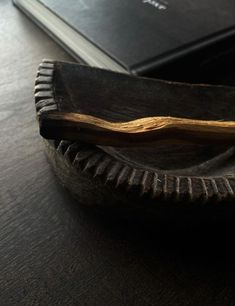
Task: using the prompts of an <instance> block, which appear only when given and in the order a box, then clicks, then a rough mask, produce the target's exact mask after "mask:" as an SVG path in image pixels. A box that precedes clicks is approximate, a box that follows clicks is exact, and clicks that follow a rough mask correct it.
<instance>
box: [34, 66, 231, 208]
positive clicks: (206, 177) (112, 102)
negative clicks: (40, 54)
mask: <svg viewBox="0 0 235 306" xmlns="http://www.w3.org/2000/svg"><path fill="white" fill-rule="evenodd" d="M35 101H36V109H37V114H38V115H39V116H38V117H39V124H40V128H41V134H42V135H43V134H45V133H44V130H43V129H44V126H43V125H42V120H40V118H44V117H43V116H44V115H45V114H49V113H50V114H51V113H58V112H67V113H69V112H70V111H71V107H72V108H73V111H74V110H76V111H77V112H79V113H80V114H86V115H91V116H96V117H99V118H102V119H105V120H109V121H113V122H122V121H129V120H134V119H137V118H142V117H152V116H174V117H183V118H189V119H190V118H193V119H203V120H216V121H220V120H226V121H233V120H234V119H235V103H234V101H235V89H234V88H232V87H225V86H209V85H188V84H180V83H170V82H165V81H160V80H153V79H147V78H137V77H133V76H129V75H124V74H117V73H113V72H110V71H105V70H101V69H95V68H91V67H87V66H82V65H78V64H73V63H65V62H56V61H50V60H45V61H43V63H42V64H41V65H40V67H39V70H38V75H37V79H36V86H35ZM46 129H47V132H48V134H47V135H46V136H47V138H54V140H45V144H46V148H47V154H48V157H49V159H50V161H51V163H52V165H53V168H54V170H55V172H56V174H57V175H58V177H59V179H60V181H61V182H62V184H63V185H64V186H65V187H66V188H68V189H69V190H70V191H71V192H72V193H73V194H74V195H75V196H76V197H77V199H78V200H79V202H81V203H85V204H89V205H102V206H105V205H107V206H121V207H125V209H128V208H129V209H133V210H134V209H135V208H136V207H139V208H140V207H141V209H150V211H154V209H155V208H156V207H158V206H159V207H160V206H161V207H167V206H166V204H167V203H168V205H174V207H177V203H178V204H180V205H182V204H184V205H187V207H190V206H193V205H196V206H197V207H199V206H200V207H202V206H203V207H205V204H208V205H210V207H213V206H214V204H215V203H217V205H218V203H219V204H220V203H222V201H223V202H231V200H234V197H235V158H234V147H233V146H231V145H229V144H224V145H223V144H221V143H220V144H219V145H216V144H211V143H208V144H177V143H175V144H168V143H166V144H164V143H163V144H158V145H157V146H153V147H147V146H144V147H137V148H136V147H134V148H133V147H130V148H128V147H113V146H101V145H95V144H88V143H85V142H84V141H80V140H78V141H68V140H60V135H63V131H62V130H60V126H57V130H56V129H54V130H53V127H51V129H50V126H47V127H46ZM50 131H51V137H50ZM57 131H58V137H56V135H57V134H56V133H57ZM44 136H45V135H44ZM164 203H165V204H164ZM190 203H191V204H190ZM189 204H190V205H189Z"/></svg>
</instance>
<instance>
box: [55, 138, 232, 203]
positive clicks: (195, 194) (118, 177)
mask: <svg viewBox="0 0 235 306" xmlns="http://www.w3.org/2000/svg"><path fill="white" fill-rule="evenodd" d="M54 146H55V147H56V150H57V152H58V153H59V154H62V155H63V156H64V157H65V158H66V160H67V161H68V162H69V163H70V164H71V165H72V166H73V167H74V168H75V169H77V170H78V171H81V172H84V173H85V172H86V173H89V174H90V175H91V176H93V177H94V178H96V177H100V178H101V179H102V181H103V182H104V184H110V185H112V186H113V187H114V188H116V189H119V188H122V190H123V191H124V192H134V193H135V195H137V196H139V197H147V198H149V199H151V200H152V201H154V200H162V201H172V202H183V201H186V202H191V203H193V202H200V203H202V205H204V204H206V203H207V202H213V203H214V202H215V203H218V202H221V201H222V200H224V199H226V201H228V200H232V199H234V197H235V177H233V176H231V177H226V176H225V177H187V176H186V177H184V176H174V175H168V174H159V173H157V172H154V171H148V170H142V169H136V168H132V167H130V166H129V165H127V164H125V163H123V162H121V161H118V160H116V159H115V158H114V157H112V156H110V155H108V154H107V153H106V152H104V151H102V150H101V149H99V148H97V147H96V148H95V147H94V146H92V145H86V144H84V143H78V142H71V141H64V140H62V141H61V142H60V143H59V145H58V144H55V145H54Z"/></svg>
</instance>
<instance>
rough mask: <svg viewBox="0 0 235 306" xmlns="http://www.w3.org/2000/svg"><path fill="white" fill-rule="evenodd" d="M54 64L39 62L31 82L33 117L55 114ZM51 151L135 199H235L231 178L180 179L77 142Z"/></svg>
mask: <svg viewBox="0 0 235 306" xmlns="http://www.w3.org/2000/svg"><path fill="white" fill-rule="evenodd" d="M54 67H55V62H54V61H53V60H43V62H42V63H41V64H40V65H39V68H38V73H37V78H36V81H35V106H36V111H37V115H38V114H40V113H43V112H48V111H56V110H58V105H57V103H56V99H55V97H54V89H53V75H54ZM52 143H53V146H54V148H55V149H56V151H57V152H58V153H59V154H62V155H63V156H64V157H65V159H66V160H67V161H68V162H69V163H70V164H71V166H73V167H74V168H75V169H77V170H79V171H82V172H87V173H89V174H90V175H92V176H93V177H94V178H95V177H100V178H101V179H102V181H103V182H104V184H111V185H112V186H113V187H114V188H117V189H118V188H124V190H125V192H131V191H132V192H134V193H135V194H136V195H137V196H140V197H148V198H149V199H151V200H153V201H154V200H156V199H159V200H163V201H173V202H182V201H187V202H198V201H200V203H203V204H205V203H207V202H211V201H214V202H220V201H222V200H223V199H226V200H232V199H234V198H235V176H222V177H183V176H174V175H168V174H165V175H164V174H159V173H157V172H153V171H148V170H144V169H136V168H132V167H130V166H128V165H127V164H125V163H124V162H121V161H118V160H116V159H115V158H114V157H112V156H110V155H108V154H107V153H106V152H104V151H102V150H101V149H100V148H98V147H95V146H93V145H87V144H84V143H79V142H71V141H64V140H61V141H59V140H54V141H52Z"/></svg>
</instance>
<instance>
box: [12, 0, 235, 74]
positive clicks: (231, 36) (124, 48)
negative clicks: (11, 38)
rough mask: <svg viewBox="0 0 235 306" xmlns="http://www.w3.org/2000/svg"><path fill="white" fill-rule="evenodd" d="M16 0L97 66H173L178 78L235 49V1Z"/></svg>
mask: <svg viewBox="0 0 235 306" xmlns="http://www.w3.org/2000/svg"><path fill="white" fill-rule="evenodd" d="M14 3H15V5H17V6H18V7H19V8H20V9H22V10H23V11H24V12H25V13H26V14H27V15H28V16H29V17H30V18H32V20H33V21H35V22H36V23H37V24H38V25H39V26H41V27H42V28H43V29H44V30H46V31H47V32H48V33H49V34H50V35H51V36H52V37H53V38H54V39H56V41H58V42H59V43H60V44H61V45H62V46H63V47H64V48H66V49H67V50H68V51H69V52H70V53H71V54H72V56H74V57H75V58H76V59H79V60H82V61H83V62H85V63H87V64H89V65H91V66H97V67H101V68H108V69H111V70H114V71H119V72H128V73H132V74H137V75H150V76H151V75H154V74H155V75H157V76H158V77H162V76H163V77H164V71H168V72H169V69H170V70H171V71H172V78H174V77H173V74H175V75H176V77H175V79H177V77H178V76H180V75H181V74H183V72H185V71H186V73H191V74H194V75H195V74H196V72H198V71H199V70H200V71H202V70H203V69H204V72H205V71H206V70H207V68H206V69H205V67H208V66H209V67H210V68H211V67H212V68H213V67H215V64H214V63H215V62H216V61H218V59H219V60H220V62H221V63H222V65H221V66H223V64H224V61H225V60H227V59H228V58H230V56H232V54H234V53H235V52H234V48H235V2H234V0H69V1H64V0H14ZM221 59H222V60H221ZM168 72H167V73H166V74H168V75H169V73H168ZM178 78H180V77H178Z"/></svg>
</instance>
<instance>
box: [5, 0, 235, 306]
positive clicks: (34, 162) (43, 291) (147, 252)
mask: <svg viewBox="0 0 235 306" xmlns="http://www.w3.org/2000/svg"><path fill="white" fill-rule="evenodd" d="M0 57H1V61H0V63H1V64H0V65H1V66H0V174H1V175H0V304H1V305H3V306H4V305H141V306H143V305H174V306H176V305H213V306H215V305H234V304H235V252H234V250H233V245H234V225H233V222H230V223H229V224H224V223H223V224H214V225H210V226H203V227H202V226H198V227H197V228H192V229H186V228H185V229H184V228H183V229H181V230H179V229H178V230H177V229H174V228H173V227H171V225H169V224H166V225H163V226H161V227H156V228H154V229H153V228H150V227H148V226H146V225H144V224H141V223H137V222H134V221H126V220H123V219H119V218H118V217H116V218H115V217H111V216H102V215H100V214H98V213H93V212H92V211H90V210H89V209H86V208H84V207H81V206H80V205H79V204H78V203H76V202H75V201H73V200H72V199H71V197H70V196H69V194H68V193H67V192H66V191H64V190H63V188H62V187H61V186H60V185H58V183H57V180H56V178H55V177H54V175H53V173H52V171H51V169H50V166H49V164H48V162H47V160H46V158H45V156H44V153H43V144H42V141H41V139H40V137H39V134H38V125H37V122H36V120H35V110H34V103H33V87H34V79H35V74H36V70H37V66H38V64H39V63H40V61H41V59H42V58H55V59H64V60H71V59H70V58H69V57H68V56H67V55H66V54H65V53H64V52H63V51H62V49H60V48H59V47H58V46H57V45H56V44H55V43H54V42H53V41H52V40H51V39H50V38H49V37H47V36H46V35H45V34H44V33H43V32H42V31H41V30H40V29H38V28H37V27H36V26H35V25H34V24H32V23H31V22H30V21H29V20H28V19H27V18H26V17H25V16H24V15H22V14H21V13H20V12H19V11H18V10H17V9H16V8H14V7H13V6H12V5H11V2H10V1H9V0H1V2H0Z"/></svg>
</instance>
